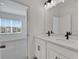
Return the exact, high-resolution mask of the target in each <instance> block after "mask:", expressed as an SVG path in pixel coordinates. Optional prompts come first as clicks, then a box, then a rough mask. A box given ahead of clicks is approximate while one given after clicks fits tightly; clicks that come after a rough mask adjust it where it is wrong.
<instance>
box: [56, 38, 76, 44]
mask: <svg viewBox="0 0 79 59" xmlns="http://www.w3.org/2000/svg"><path fill="white" fill-rule="evenodd" d="M56 41H58V42H62V43H77V40H75V39H68V40H67V39H56Z"/></svg>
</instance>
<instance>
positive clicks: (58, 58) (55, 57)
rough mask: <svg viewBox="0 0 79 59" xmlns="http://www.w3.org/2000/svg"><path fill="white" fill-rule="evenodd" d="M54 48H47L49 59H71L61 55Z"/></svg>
mask: <svg viewBox="0 0 79 59" xmlns="http://www.w3.org/2000/svg"><path fill="white" fill-rule="evenodd" d="M52 48H53V47H52ZM52 48H50V47H48V48H47V59H69V58H67V57H66V56H64V55H62V54H61V53H59V52H57V51H55V50H53V49H52Z"/></svg>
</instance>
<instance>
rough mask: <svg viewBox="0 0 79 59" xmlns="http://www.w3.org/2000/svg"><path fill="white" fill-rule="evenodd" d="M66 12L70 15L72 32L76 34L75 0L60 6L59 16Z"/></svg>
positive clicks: (76, 8) (76, 10)
mask: <svg viewBox="0 0 79 59" xmlns="http://www.w3.org/2000/svg"><path fill="white" fill-rule="evenodd" d="M69 2H70V1H69ZM68 14H69V15H71V17H72V34H78V2H77V1H76V0H75V1H71V3H68V4H67V3H66V4H65V5H64V6H62V7H61V8H60V16H64V15H68Z"/></svg>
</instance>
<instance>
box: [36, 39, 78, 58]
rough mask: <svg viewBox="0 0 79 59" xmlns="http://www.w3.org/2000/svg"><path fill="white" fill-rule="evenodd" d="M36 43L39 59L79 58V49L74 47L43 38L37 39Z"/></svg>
mask: <svg viewBox="0 0 79 59" xmlns="http://www.w3.org/2000/svg"><path fill="white" fill-rule="evenodd" d="M35 43H36V51H35V55H36V57H37V58H38V59H78V51H77V50H74V49H72V48H69V47H66V46H63V45H60V44H57V43H54V42H51V41H48V40H44V39H41V38H40V39H36V40H35Z"/></svg>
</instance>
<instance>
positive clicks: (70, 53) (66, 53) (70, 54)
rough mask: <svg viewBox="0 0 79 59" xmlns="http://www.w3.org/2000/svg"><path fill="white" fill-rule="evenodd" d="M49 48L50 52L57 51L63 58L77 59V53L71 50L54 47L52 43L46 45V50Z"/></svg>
mask: <svg viewBox="0 0 79 59" xmlns="http://www.w3.org/2000/svg"><path fill="white" fill-rule="evenodd" d="M49 48H51V49H52V51H57V52H58V53H60V54H62V55H63V56H65V57H67V58H68V59H78V53H77V52H76V51H73V50H69V49H67V48H65V47H62V46H59V45H55V44H53V43H49V42H48V43H47V49H49Z"/></svg>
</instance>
